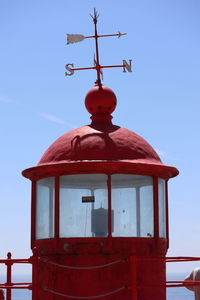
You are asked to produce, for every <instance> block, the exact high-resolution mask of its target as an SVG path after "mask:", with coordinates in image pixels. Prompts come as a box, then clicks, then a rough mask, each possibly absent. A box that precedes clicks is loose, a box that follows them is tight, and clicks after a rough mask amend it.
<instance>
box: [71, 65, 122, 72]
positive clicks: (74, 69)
mask: <svg viewBox="0 0 200 300" xmlns="http://www.w3.org/2000/svg"><path fill="white" fill-rule="evenodd" d="M123 67H124V65H115V66H100V69H105V68H123ZM94 69H97V68H96V67H88V68H73V69H71V70H73V71H80V70H94Z"/></svg>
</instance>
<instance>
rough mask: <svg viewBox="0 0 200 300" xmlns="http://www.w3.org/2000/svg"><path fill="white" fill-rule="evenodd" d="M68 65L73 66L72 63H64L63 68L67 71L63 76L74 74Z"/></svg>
mask: <svg viewBox="0 0 200 300" xmlns="http://www.w3.org/2000/svg"><path fill="white" fill-rule="evenodd" d="M69 66H71V67H72V68H73V67H74V64H66V65H65V69H66V70H67V71H68V72H65V76H72V75H73V74H74V70H73V69H72V68H70V67H69Z"/></svg>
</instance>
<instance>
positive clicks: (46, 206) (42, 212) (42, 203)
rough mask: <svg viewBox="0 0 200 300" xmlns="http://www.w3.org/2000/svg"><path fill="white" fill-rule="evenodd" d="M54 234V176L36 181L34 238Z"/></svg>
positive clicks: (47, 236)
mask: <svg viewBox="0 0 200 300" xmlns="http://www.w3.org/2000/svg"><path fill="white" fill-rule="evenodd" d="M53 236H54V178H45V179H41V180H39V181H38V182H37V189H36V239H45V238H52V237H53Z"/></svg>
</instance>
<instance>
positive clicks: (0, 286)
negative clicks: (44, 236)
mask: <svg viewBox="0 0 200 300" xmlns="http://www.w3.org/2000/svg"><path fill="white" fill-rule="evenodd" d="M11 257H12V255H11V253H10V252H8V254H7V259H0V264H5V266H6V282H5V283H0V300H4V299H5V300H12V289H28V290H31V291H32V299H34V300H36V299H37V290H38V286H37V282H38V278H37V276H38V262H39V260H40V258H38V257H37V256H36V255H35V249H34V251H33V256H31V257H30V258H29V259H12V258H11ZM127 259H130V262H131V263H132V264H133V266H134V264H135V263H136V260H138V259H147V260H158V259H165V260H166V262H167V263H169V262H186V261H200V257H185V256H182V257H181V256H179V257H165V258H164V257H156V258H137V257H135V256H131V257H130V258H126V259H125V258H124V259H121V260H119V261H120V262H121V261H124V260H127ZM44 262H46V263H53V262H50V261H47V260H44ZM117 262H118V261H117ZM117 262H112V263H110V264H108V266H110V265H112V264H114V263H117ZM13 264H31V265H32V282H20V283H16V282H15V283H14V282H12V275H13V274H12V266H13ZM54 264H55V263H54ZM56 265H57V267H65V268H73V267H72V266H61V265H59V264H56ZM106 266H107V265H106ZM99 267H104V265H103V266H99ZM95 268H97V266H95ZM76 269H79V268H78V267H76ZM81 269H84V267H81ZM85 269H86V270H88V267H85ZM90 269H92V267H90ZM133 269H135V268H133ZM132 278H133V280H132V286H127V287H124V288H127V289H130V290H132V291H133V294H134V296H133V299H137V295H136V294H137V290H138V289H146V288H152V286H135V278H136V273H135V272H133V274H132ZM184 286H200V281H187V283H186V282H184V281H166V283H165V284H162V285H158V286H156V285H155V286H153V288H162V287H163V288H166V287H167V288H169V287H184ZM41 288H42V287H41ZM3 290H6V296H5V297H4V292H3ZM119 290H121V289H119ZM49 292H53V291H50V290H49ZM60 296H65V297H66V296H67V295H61V294H60ZM104 296H105V295H104ZM68 298H70V296H69V297H68ZM73 298H74V297H73ZM79 298H81V297H79ZM84 298H85V297H84Z"/></svg>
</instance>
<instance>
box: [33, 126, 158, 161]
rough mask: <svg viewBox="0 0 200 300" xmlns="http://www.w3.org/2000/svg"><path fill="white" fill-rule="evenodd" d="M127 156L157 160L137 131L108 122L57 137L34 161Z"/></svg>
mask: <svg viewBox="0 0 200 300" xmlns="http://www.w3.org/2000/svg"><path fill="white" fill-rule="evenodd" d="M105 125H106V126H105ZM85 160H87V161H94V160H95V161H102V160H104V161H105V160H106V161H107V160H108V161H114V160H118V161H119V160H131V161H137V162H144V163H156V164H161V161H160V158H159V157H158V155H157V154H156V152H155V151H154V150H153V148H152V147H151V146H150V145H149V144H148V143H147V142H146V141H145V140H144V139H143V138H142V137H140V136H139V135H137V134H135V133H134V132H132V131H130V130H128V129H125V128H121V127H118V126H115V125H112V124H111V123H110V124H109V126H108V124H107V122H106V124H104V123H103V124H96V125H88V126H83V127H80V128H77V129H74V130H72V131H70V132H68V133H66V134H64V135H63V136H61V137H60V138H58V139H57V140H56V141H55V142H54V143H53V144H52V145H51V146H50V147H49V148H48V149H47V151H46V152H45V153H44V155H43V156H42V158H41V160H40V162H39V164H38V165H43V164H55V163H65V162H72V161H73V162H74V161H85Z"/></svg>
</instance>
